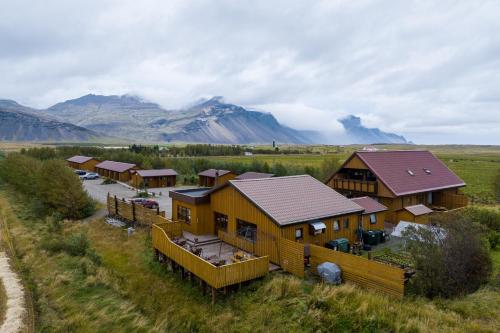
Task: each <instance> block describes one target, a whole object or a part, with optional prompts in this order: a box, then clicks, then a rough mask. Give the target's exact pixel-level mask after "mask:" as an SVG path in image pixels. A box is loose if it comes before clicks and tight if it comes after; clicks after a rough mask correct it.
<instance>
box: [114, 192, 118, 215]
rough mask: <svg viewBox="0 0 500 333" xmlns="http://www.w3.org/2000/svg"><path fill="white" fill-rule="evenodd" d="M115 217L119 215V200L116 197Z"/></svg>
mask: <svg viewBox="0 0 500 333" xmlns="http://www.w3.org/2000/svg"><path fill="white" fill-rule="evenodd" d="M115 215H118V198H117V197H116V195H115Z"/></svg>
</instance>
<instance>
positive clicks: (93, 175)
mask: <svg viewBox="0 0 500 333" xmlns="http://www.w3.org/2000/svg"><path fill="white" fill-rule="evenodd" d="M81 179H85V180H91V179H99V175H98V174H97V173H95V172H89V173H87V174H85V175H83V176H81Z"/></svg>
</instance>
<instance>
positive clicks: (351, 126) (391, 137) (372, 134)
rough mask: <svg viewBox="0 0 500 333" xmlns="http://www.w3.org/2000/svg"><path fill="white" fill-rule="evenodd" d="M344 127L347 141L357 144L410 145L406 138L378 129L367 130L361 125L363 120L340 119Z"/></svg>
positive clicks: (351, 117)
mask: <svg viewBox="0 0 500 333" xmlns="http://www.w3.org/2000/svg"><path fill="white" fill-rule="evenodd" d="M339 122H340V123H341V124H342V125H343V126H344V129H345V131H346V136H347V140H348V142H349V143H351V144H356V143H361V144H362V143H410V142H408V141H407V140H406V139H405V137H403V136H401V135H397V134H394V133H387V132H383V131H381V130H380V129H378V128H367V127H365V126H363V125H362V124H361V118H359V117H356V116H353V115H350V116H347V117H345V118H342V119H339Z"/></svg>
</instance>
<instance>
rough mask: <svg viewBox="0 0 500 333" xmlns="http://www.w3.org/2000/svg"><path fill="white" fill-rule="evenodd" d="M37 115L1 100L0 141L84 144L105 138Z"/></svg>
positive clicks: (14, 103) (11, 102) (9, 101)
mask: <svg viewBox="0 0 500 333" xmlns="http://www.w3.org/2000/svg"><path fill="white" fill-rule="evenodd" d="M36 113H37V110H34V109H30V108H28V107H25V106H22V105H20V104H18V103H16V102H14V101H11V100H0V140H5V141H51V142H52V141H75V142H82V141H89V140H97V139H100V138H104V135H102V134H100V133H97V132H94V131H91V130H89V129H86V128H83V127H79V126H76V125H73V124H68V123H64V122H60V121H57V120H54V119H50V118H47V117H43V116H40V115H36Z"/></svg>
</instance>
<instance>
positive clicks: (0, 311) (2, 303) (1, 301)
mask: <svg viewBox="0 0 500 333" xmlns="http://www.w3.org/2000/svg"><path fill="white" fill-rule="evenodd" d="M6 310H7V294H6V293H5V286H4V285H3V282H2V281H0V326H1V325H2V323H3V321H4V320H5V311H6Z"/></svg>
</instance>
